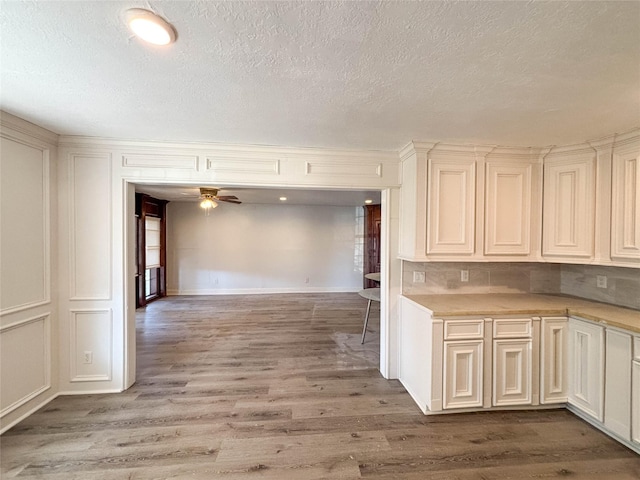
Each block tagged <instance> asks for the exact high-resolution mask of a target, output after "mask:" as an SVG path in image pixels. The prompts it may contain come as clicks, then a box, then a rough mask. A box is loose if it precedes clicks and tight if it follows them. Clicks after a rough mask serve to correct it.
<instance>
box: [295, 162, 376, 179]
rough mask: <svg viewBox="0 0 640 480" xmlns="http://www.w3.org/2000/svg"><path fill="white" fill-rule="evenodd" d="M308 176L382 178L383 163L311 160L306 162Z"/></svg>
mask: <svg viewBox="0 0 640 480" xmlns="http://www.w3.org/2000/svg"><path fill="white" fill-rule="evenodd" d="M305 174H306V175H307V176H321V177H323V178H335V179H342V178H344V177H359V178H376V179H378V178H381V177H382V163H379V162H373V163H372V162H353V161H352V162H349V161H344V162H327V161H322V160H310V161H307V162H306V163H305Z"/></svg>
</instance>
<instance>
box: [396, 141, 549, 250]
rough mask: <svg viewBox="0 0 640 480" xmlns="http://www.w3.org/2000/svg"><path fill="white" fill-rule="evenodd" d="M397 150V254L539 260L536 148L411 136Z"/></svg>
mask: <svg viewBox="0 0 640 480" xmlns="http://www.w3.org/2000/svg"><path fill="white" fill-rule="evenodd" d="M401 157H402V190H401V195H400V196H401V208H400V248H399V257H400V258H403V259H405V260H411V261H439V260H459V261H469V260H471V261H482V260H487V259H491V261H512V260H514V259H518V260H520V261H539V260H540V259H541V240H540V236H541V234H540V231H541V220H540V219H541V214H540V212H541V208H542V180H541V173H542V160H541V159H540V158H539V157H538V156H537V154H536V152H532V151H531V150H528V149H527V150H523V149H520V150H518V149H502V148H492V147H471V148H469V147H461V146H455V147H454V146H451V145H440V144H438V145H434V144H418V143H412V144H411V145H409V146H407V147H406V148H405V149H404V150H403V151H402V152H401Z"/></svg>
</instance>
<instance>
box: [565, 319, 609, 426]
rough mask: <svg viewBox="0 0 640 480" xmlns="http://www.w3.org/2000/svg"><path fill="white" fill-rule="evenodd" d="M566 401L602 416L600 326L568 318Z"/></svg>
mask: <svg viewBox="0 0 640 480" xmlns="http://www.w3.org/2000/svg"><path fill="white" fill-rule="evenodd" d="M568 360H569V404H570V405H573V406H574V407H576V408H579V409H580V410H582V412H584V413H586V414H587V415H590V416H591V417H593V418H595V419H596V420H598V421H600V422H602V420H603V418H604V408H603V404H604V398H603V397H604V328H603V327H601V326H600V325H596V324H593V323H591V322H584V321H582V320H576V319H574V318H570V319H569V358H568Z"/></svg>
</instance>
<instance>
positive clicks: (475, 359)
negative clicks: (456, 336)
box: [443, 340, 483, 409]
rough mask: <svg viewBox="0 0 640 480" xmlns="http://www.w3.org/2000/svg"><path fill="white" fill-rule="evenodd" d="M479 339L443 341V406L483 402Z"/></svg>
mask: <svg viewBox="0 0 640 480" xmlns="http://www.w3.org/2000/svg"><path fill="white" fill-rule="evenodd" d="M482 343H483V341H482V340H466V341H455V342H444V375H443V384H444V385H443V390H444V404H443V408H445V409H447V408H469V407H481V406H482V373H483V370H482V365H483V362H482Z"/></svg>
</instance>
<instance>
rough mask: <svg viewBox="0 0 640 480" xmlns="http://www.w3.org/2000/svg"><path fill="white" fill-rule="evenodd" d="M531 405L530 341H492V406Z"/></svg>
mask: <svg viewBox="0 0 640 480" xmlns="http://www.w3.org/2000/svg"><path fill="white" fill-rule="evenodd" d="M529 404H531V339H528V340H527V339H522V340H514V339H508V340H494V341H493V405H494V406H497V407H498V406H505V405H529Z"/></svg>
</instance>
